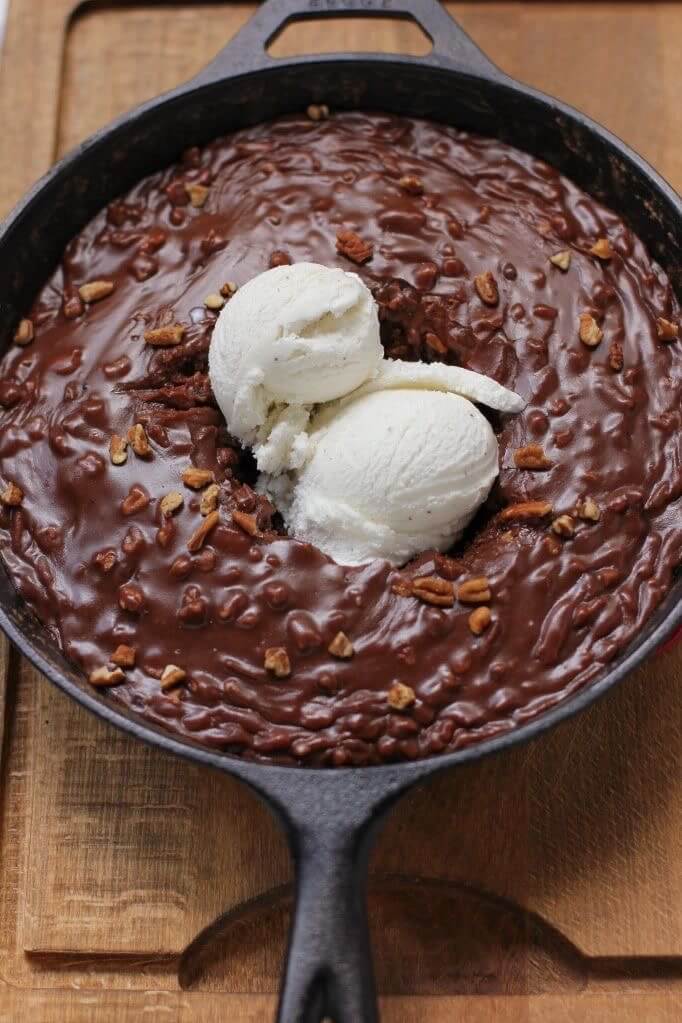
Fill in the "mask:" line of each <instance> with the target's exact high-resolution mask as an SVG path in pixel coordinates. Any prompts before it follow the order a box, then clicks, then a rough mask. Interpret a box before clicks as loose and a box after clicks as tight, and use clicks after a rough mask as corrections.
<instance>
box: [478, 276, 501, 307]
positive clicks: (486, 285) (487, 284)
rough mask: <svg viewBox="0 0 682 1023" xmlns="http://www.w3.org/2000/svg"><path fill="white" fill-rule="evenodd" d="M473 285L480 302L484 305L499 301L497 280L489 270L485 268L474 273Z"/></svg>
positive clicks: (494, 303) (495, 303)
mask: <svg viewBox="0 0 682 1023" xmlns="http://www.w3.org/2000/svg"><path fill="white" fill-rule="evenodd" d="M474 287H475V288H476V292H477V294H478V297H479V298H480V300H481V302H484V303H485V304H486V305H497V303H498V302H499V301H500V293H499V291H498V289H497V281H496V280H495V278H494V277H493V275H492V274H491V272H490V270H486V271H485V272H484V273H481V274H476V276H475V277H474Z"/></svg>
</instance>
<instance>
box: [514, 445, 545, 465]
mask: <svg viewBox="0 0 682 1023" xmlns="http://www.w3.org/2000/svg"><path fill="white" fill-rule="evenodd" d="M514 464H515V465H516V468H517V469H551V468H552V466H553V465H554V462H553V461H552V459H551V458H548V457H547V455H546V454H545V452H544V451H543V449H542V448H541V447H540V445H539V444H526V445H525V446H524V447H522V448H517V449H516V451H515V452H514Z"/></svg>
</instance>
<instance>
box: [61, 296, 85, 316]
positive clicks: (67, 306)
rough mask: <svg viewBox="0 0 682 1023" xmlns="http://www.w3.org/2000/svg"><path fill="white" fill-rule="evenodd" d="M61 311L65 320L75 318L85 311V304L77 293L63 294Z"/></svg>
mask: <svg viewBox="0 0 682 1023" xmlns="http://www.w3.org/2000/svg"><path fill="white" fill-rule="evenodd" d="M62 312H63V313H64V316H65V317H66V319H67V320H75V319H77V318H78V317H79V316H82V315H83V313H84V312H85V306H84V305H83V303H82V302H81V300H80V298H79V297H78V295H64V302H63V305H62Z"/></svg>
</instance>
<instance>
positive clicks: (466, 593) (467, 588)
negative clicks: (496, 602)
mask: <svg viewBox="0 0 682 1023" xmlns="http://www.w3.org/2000/svg"><path fill="white" fill-rule="evenodd" d="M491 597H492V594H491V592H490V583H489V582H488V579H487V577H486V576H484V575H480V576H477V577H476V578H475V579H467V580H466V582H463V583H460V584H459V586H458V587H457V600H458V601H459V602H460V604H487V603H488V601H489V600H490V599H491Z"/></svg>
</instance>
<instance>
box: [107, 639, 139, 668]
mask: <svg viewBox="0 0 682 1023" xmlns="http://www.w3.org/2000/svg"><path fill="white" fill-rule="evenodd" d="M136 655H137V651H136V649H135V647H134V646H126V644H125V643H121V644H120V646H117V647H116V649H115V650H114V652H113V654H112V655H111V663H112V664H116V665H118V667H119V668H134V667H135V657H136Z"/></svg>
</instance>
